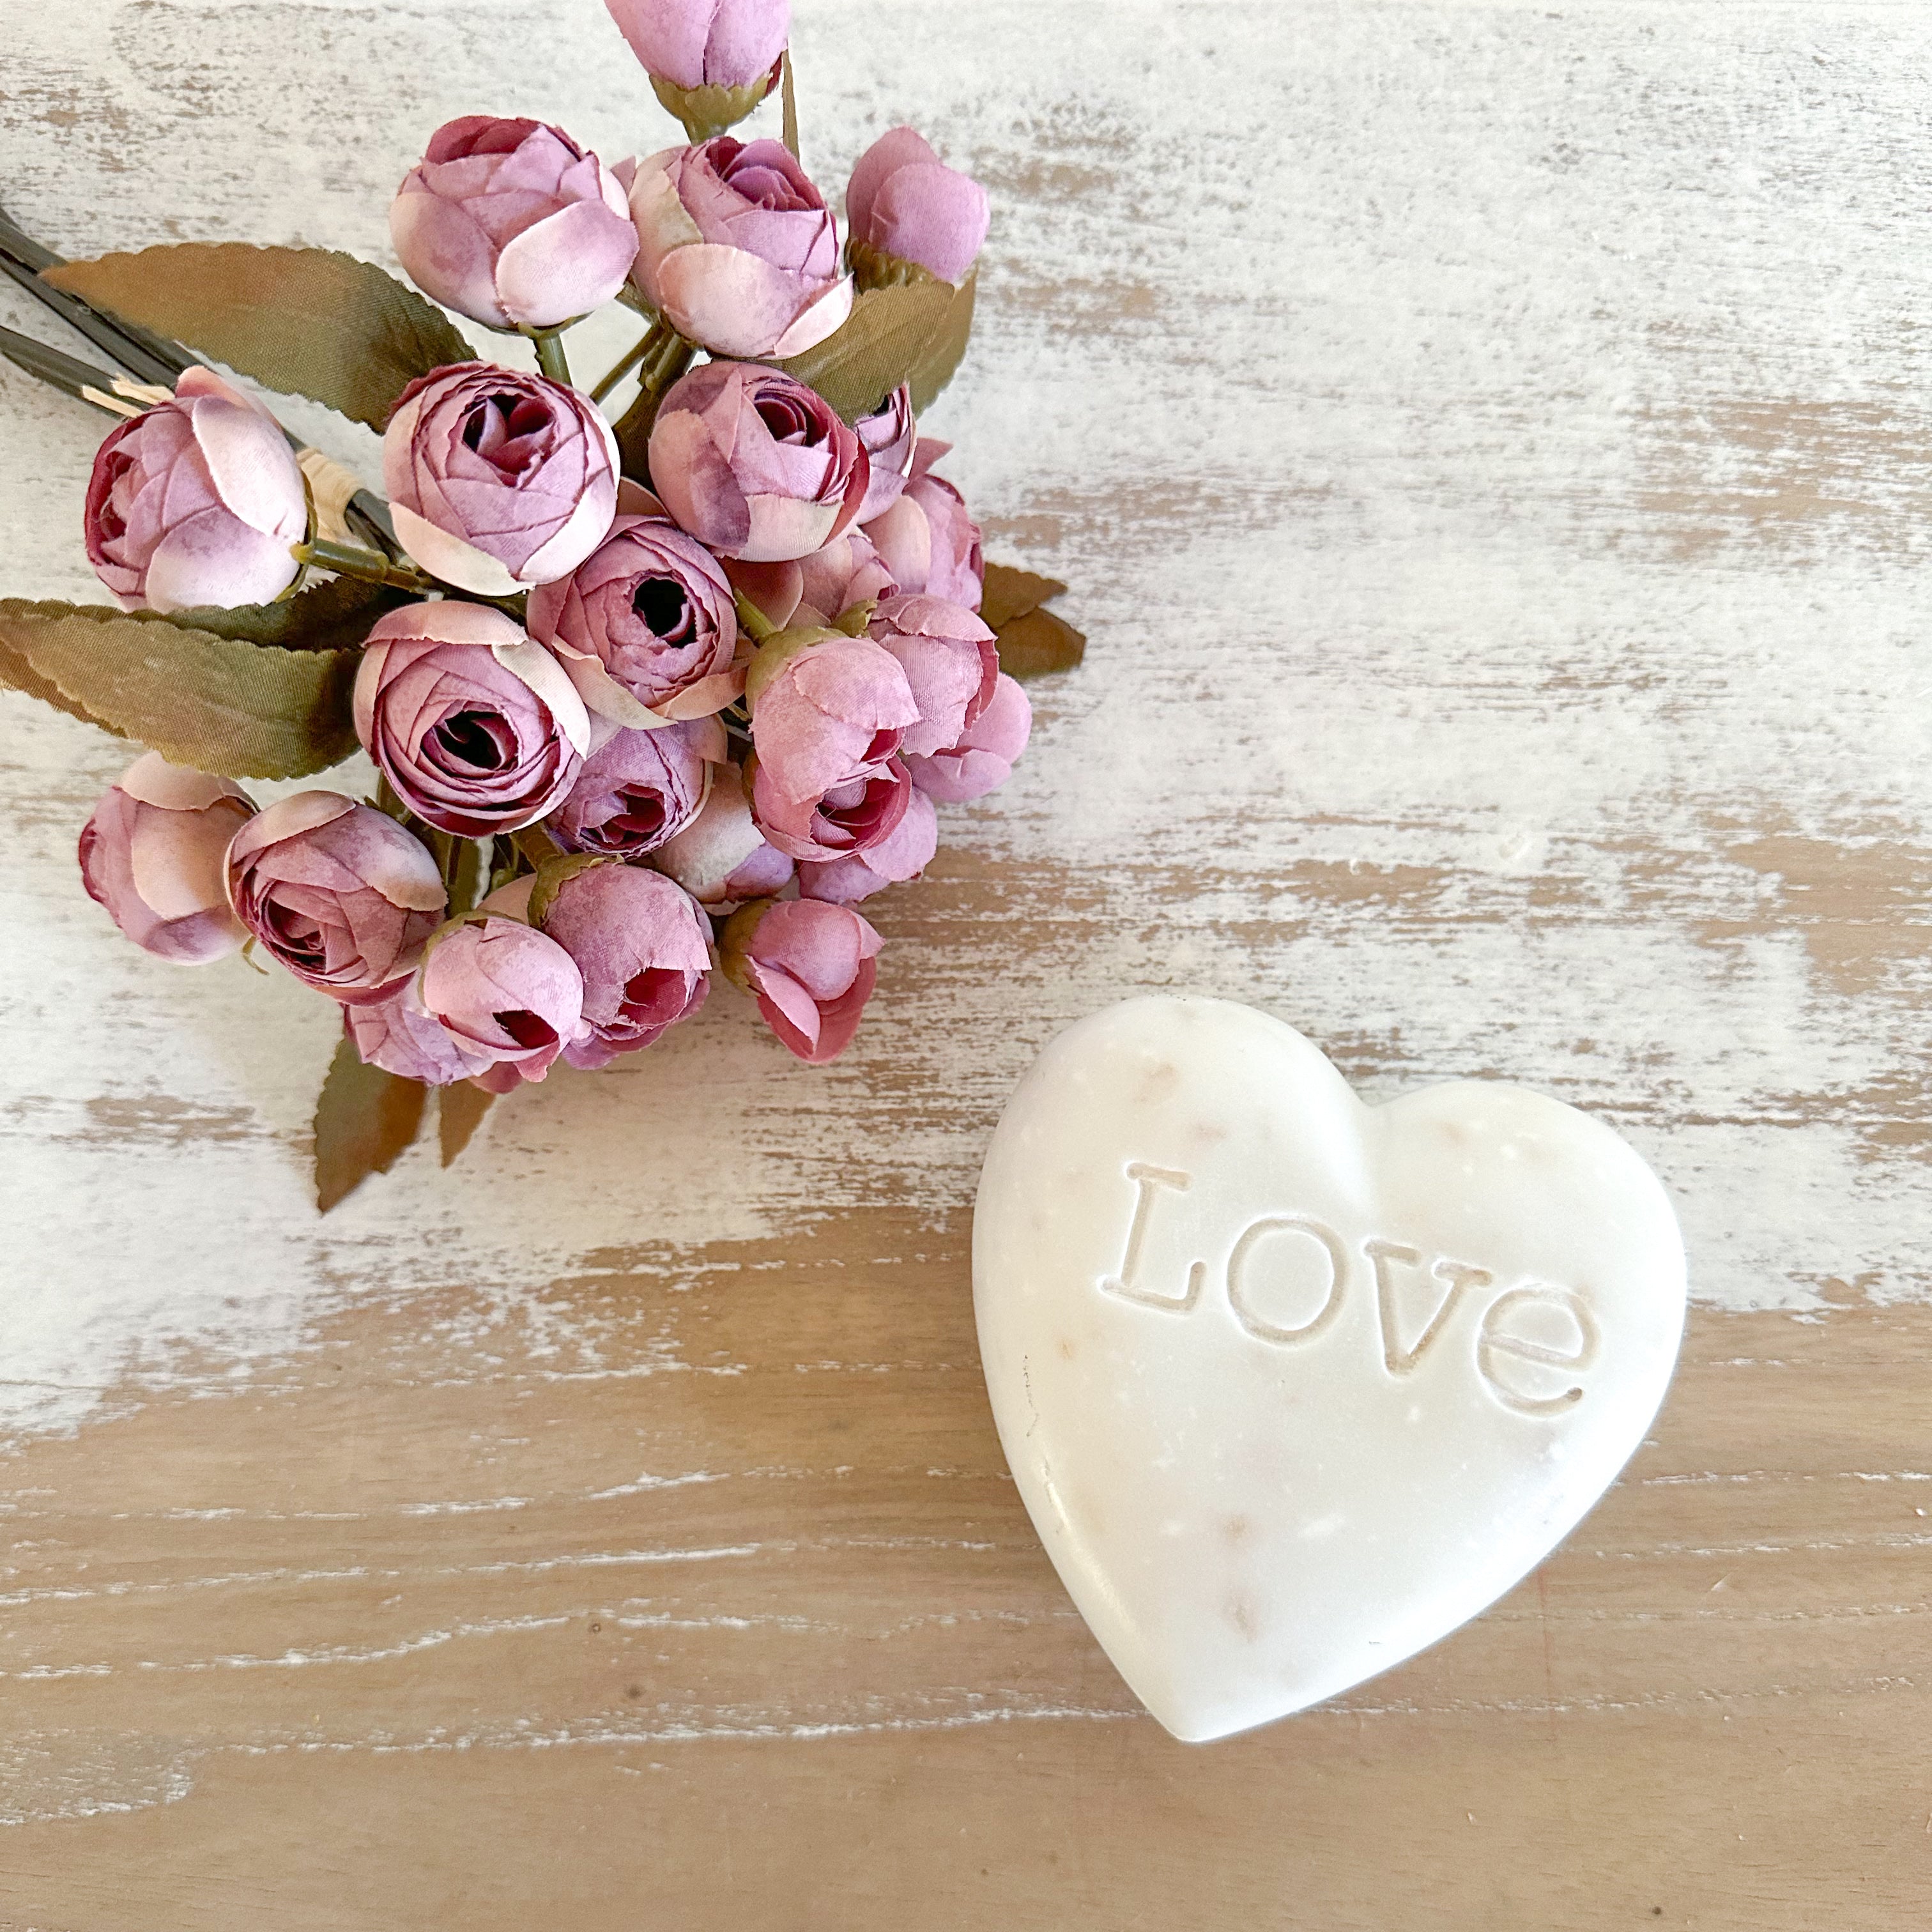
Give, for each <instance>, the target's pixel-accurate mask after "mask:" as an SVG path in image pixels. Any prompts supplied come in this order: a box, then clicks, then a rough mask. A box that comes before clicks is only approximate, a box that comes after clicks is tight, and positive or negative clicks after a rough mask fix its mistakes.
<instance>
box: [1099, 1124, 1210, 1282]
mask: <svg viewBox="0 0 1932 1932" xmlns="http://www.w3.org/2000/svg"><path fill="white" fill-rule="evenodd" d="M1127 1178H1128V1179H1129V1180H1130V1181H1132V1182H1133V1184H1134V1186H1135V1188H1136V1190H1137V1192H1136V1194H1135V1196H1134V1217H1133V1220H1131V1221H1130V1222H1129V1223H1127V1252H1126V1253H1125V1254H1124V1255H1123V1256H1121V1271H1120V1273H1119V1274H1118V1275H1104V1274H1103V1276H1101V1277H1100V1289H1101V1292H1103V1294H1106V1295H1119V1296H1120V1297H1121V1299H1122V1300H1123V1301H1138V1302H1139V1304H1141V1305H1142V1307H1144V1308H1165V1309H1167V1310H1170V1311H1171V1312H1172V1313H1175V1314H1176V1315H1185V1314H1186V1313H1187V1311H1188V1310H1190V1308H1192V1307H1193V1306H1194V1304H1195V1303H1196V1302H1197V1301H1199V1300H1200V1298H1201V1290H1202V1287H1203V1286H1205V1283H1206V1282H1207V1280H1208V1264H1207V1263H1206V1262H1194V1263H1193V1264H1192V1265H1190V1268H1188V1271H1187V1293H1186V1294H1185V1295H1181V1296H1179V1297H1176V1296H1174V1295H1155V1294H1153V1293H1151V1292H1150V1291H1149V1290H1148V1289H1144V1288H1136V1287H1135V1286H1133V1283H1134V1280H1135V1279H1136V1277H1137V1276H1138V1275H1139V1273H1140V1263H1141V1251H1142V1249H1143V1248H1145V1247H1146V1245H1147V1227H1148V1216H1149V1215H1150V1214H1152V1213H1153V1211H1154V1190H1156V1189H1157V1188H1160V1187H1171V1188H1172V1189H1173V1190H1174V1191H1175V1193H1177V1194H1184V1193H1187V1190H1188V1189H1189V1188H1190V1187H1192V1186H1193V1182H1194V1177H1193V1175H1190V1174H1181V1173H1179V1172H1177V1171H1176V1170H1175V1169H1173V1168H1171V1167H1154V1166H1150V1165H1149V1164H1148V1163H1147V1162H1146V1161H1144V1160H1130V1161H1129V1162H1128V1163H1127Z"/></svg>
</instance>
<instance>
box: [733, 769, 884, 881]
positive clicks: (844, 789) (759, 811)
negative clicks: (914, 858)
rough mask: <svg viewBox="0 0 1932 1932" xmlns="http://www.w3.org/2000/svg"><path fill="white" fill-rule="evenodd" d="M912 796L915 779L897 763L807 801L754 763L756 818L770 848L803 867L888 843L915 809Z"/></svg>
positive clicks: (858, 774) (867, 771) (855, 777)
mask: <svg viewBox="0 0 1932 1932" xmlns="http://www.w3.org/2000/svg"><path fill="white" fill-rule="evenodd" d="M912 792H913V784H912V780H911V778H910V776H909V775H907V771H906V768H905V766H904V764H903V763H901V761H900V760H898V758H895V757H894V758H888V759H887V760H886V762H885V763H883V764H882V765H873V766H868V767H867V768H866V769H865V770H864V771H862V772H856V773H855V774H854V775H853V776H852V777H850V778H845V779H843V780H841V781H840V782H839V783H838V784H835V785H828V786H827V787H826V789H825V790H823V792H820V793H817V795H815V796H812V797H809V798H793V797H791V796H788V795H787V793H784V792H781V791H780V790H778V789H777V788H776V787H775V786H774V785H773V784H772V782H771V781H770V780H769V779H768V778H766V775H765V768H764V766H763V765H762V764H757V763H754V765H753V766H752V770H751V816H752V817H754V819H756V820H757V823H758V829H760V831H761V832H763V833H764V835H765V837H766V839H767V840H769V842H770V843H771V844H773V845H775V846H776V847H778V850H780V851H781V852H784V853H789V854H790V856H792V857H793V858H794V859H798V860H799V862H801V863H802V862H805V861H807V860H823V859H842V858H844V856H846V855H847V853H852V852H865V851H869V850H871V848H872V847H874V846H875V845H877V844H880V843H881V842H882V841H883V840H885V839H886V838H890V837H891V835H892V832H893V831H894V829H895V828H896V827H897V826H898V822H899V820H901V819H902V818H903V817H904V816H905V814H906V812H907V809H908V808H909V807H910V805H911V802H912Z"/></svg>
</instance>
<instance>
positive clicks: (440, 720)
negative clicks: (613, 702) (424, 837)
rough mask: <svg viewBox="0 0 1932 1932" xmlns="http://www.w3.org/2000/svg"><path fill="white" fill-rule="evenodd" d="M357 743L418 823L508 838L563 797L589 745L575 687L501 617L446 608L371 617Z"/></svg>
mask: <svg viewBox="0 0 1932 1932" xmlns="http://www.w3.org/2000/svg"><path fill="white" fill-rule="evenodd" d="M355 712H356V736H357V737H359V739H361V740H362V748H363V749H364V750H365V751H367V752H368V754H369V755H370V756H371V757H372V758H374V760H376V762H377V763H378V764H379V765H380V766H382V768H383V772H384V774H385V775H386V776H387V778H389V782H390V784H392V785H394V786H395V788H396V793H397V796H398V797H400V798H401V799H402V801H403V802H404V804H405V805H407V806H408V807H409V808H410V810H411V811H413V812H414V813H415V814H416V816H417V817H419V818H421V819H422V820H425V822H426V823H429V824H431V825H434V826H436V827H437V829H439V830H440V831H443V832H455V833H457V834H458V835H459V836H460V837H463V838H487V837H488V836H490V834H491V833H493V832H514V831H516V830H517V829H519V828H520V826H526V825H528V824H529V823H532V821H533V820H536V819H539V818H541V817H542V816H543V815H544V813H545V812H547V811H549V809H550V807H551V806H552V805H554V804H555V803H556V801H557V800H558V799H559V798H561V797H562V796H563V794H564V793H565V792H567V791H568V790H569V789H570V787H571V783H572V781H574V779H575V778H576V776H577V768H578V766H579V765H580V763H581V761H582V758H583V754H584V753H585V752H586V751H588V750H589V747H590V719H589V715H588V713H587V712H586V711H585V710H584V708H583V700H582V699H581V698H580V697H578V696H577V688H576V686H575V685H573V684H572V683H571V681H570V679H568V677H566V676H565V675H564V672H563V667H562V665H560V664H559V663H558V662H557V661H556V658H553V657H552V656H551V655H550V652H547V650H545V649H544V647H543V646H542V645H541V644H539V643H535V642H534V641H533V640H532V639H531V638H530V637H528V636H526V634H524V632H523V630H522V628H520V626H519V625H516V624H514V623H513V622H511V620H510V619H508V617H506V616H504V615H503V614H502V612H501V611H499V610H490V609H489V608H487V607H486V606H484V605H483V604H461V603H458V602H455V601H448V600H446V601H443V602H440V603H435V604H406V605H405V606H404V607H403V608H402V609H401V610H392V611H391V612H390V613H389V614H388V616H385V617H383V618H380V619H378V620H377V623H376V625H375V626H374V628H373V629H371V631H370V633H369V645H368V649H367V650H366V651H365V652H364V654H363V658H362V665H361V667H360V668H359V670H357V672H356V694H355Z"/></svg>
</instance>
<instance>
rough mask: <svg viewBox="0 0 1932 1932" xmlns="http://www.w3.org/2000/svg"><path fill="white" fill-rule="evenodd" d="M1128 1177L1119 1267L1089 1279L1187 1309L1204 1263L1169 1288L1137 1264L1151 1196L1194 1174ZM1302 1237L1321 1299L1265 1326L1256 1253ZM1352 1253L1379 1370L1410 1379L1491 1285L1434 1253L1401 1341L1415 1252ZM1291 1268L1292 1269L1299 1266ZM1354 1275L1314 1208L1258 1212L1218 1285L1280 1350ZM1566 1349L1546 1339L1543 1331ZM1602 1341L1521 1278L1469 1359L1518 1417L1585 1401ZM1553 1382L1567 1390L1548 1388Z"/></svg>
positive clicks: (1388, 1244) (1321, 1322)
mask: <svg viewBox="0 0 1932 1932" xmlns="http://www.w3.org/2000/svg"><path fill="white" fill-rule="evenodd" d="M1126 1173H1127V1179H1128V1180H1129V1181H1131V1182H1133V1184H1134V1188H1135V1196H1134V1206H1133V1217H1132V1218H1131V1219H1130V1221H1129V1222H1128V1223H1127V1245H1126V1249H1125V1251H1124V1253H1123V1254H1122V1256H1121V1266H1120V1271H1119V1273H1118V1274H1112V1275H1103V1276H1101V1277H1100V1278H1099V1280H1098V1283H1097V1286H1099V1287H1100V1289H1101V1291H1102V1292H1103V1293H1105V1294H1107V1295H1114V1296H1117V1297H1118V1298H1120V1299H1121V1300H1122V1301H1132V1302H1135V1303H1137V1304H1139V1305H1140V1306H1141V1307H1143V1308H1158V1309H1160V1310H1163V1311H1165V1312H1166V1313H1169V1314H1173V1315H1184V1314H1186V1313H1187V1312H1188V1311H1189V1310H1190V1309H1192V1308H1193V1307H1194V1306H1195V1304H1196V1303H1197V1302H1198V1301H1199V1300H1200V1299H1201V1295H1202V1290H1203V1289H1205V1287H1206V1286H1207V1284H1208V1264H1207V1263H1206V1262H1202V1261H1196V1262H1190V1264H1189V1266H1188V1270H1187V1286H1185V1288H1184V1289H1183V1290H1182V1292H1181V1293H1180V1294H1178V1295H1175V1294H1169V1293H1163V1292H1160V1289H1158V1288H1157V1287H1156V1286H1151V1285H1149V1284H1148V1283H1147V1282H1146V1281H1145V1280H1144V1279H1143V1277H1144V1274H1145V1272H1146V1271H1145V1269H1144V1268H1143V1266H1142V1262H1143V1257H1144V1255H1145V1250H1146V1247H1147V1241H1148V1224H1149V1223H1150V1222H1151V1220H1153V1217H1154V1203H1155V1202H1156V1200H1157V1199H1158V1198H1159V1197H1160V1195H1161V1194H1162V1193H1164V1192H1172V1193H1186V1192H1187V1190H1188V1188H1190V1187H1192V1186H1193V1175H1189V1174H1183V1173H1181V1172H1178V1170H1177V1169H1173V1168H1169V1167H1155V1166H1151V1164H1150V1163H1148V1162H1145V1161H1139V1160H1134V1161H1130V1162H1128V1163H1127V1169H1126ZM1283 1241H1295V1242H1297V1243H1298V1244H1302V1246H1303V1247H1304V1258H1312V1259H1314V1260H1316V1262H1317V1264H1318V1265H1319V1268H1320V1269H1321V1271H1322V1277H1321V1278H1319V1280H1317V1281H1316V1283H1315V1284H1314V1292H1316V1294H1317V1295H1319V1298H1320V1301H1319V1306H1318V1307H1316V1310H1315V1312H1314V1313H1313V1314H1312V1315H1310V1316H1308V1317H1307V1319H1305V1320H1303V1321H1301V1322H1295V1323H1292V1324H1284V1323H1283V1322H1278V1321H1271V1320H1269V1319H1267V1317H1266V1316H1265V1315H1264V1314H1263V1313H1262V1312H1261V1295H1262V1289H1263V1287H1264V1285H1265V1279H1266V1276H1265V1259H1264V1258H1265V1257H1268V1256H1269V1251H1270V1250H1271V1248H1273V1249H1274V1250H1275V1256H1274V1259H1276V1262H1277V1268H1279V1265H1280V1248H1279V1244H1280V1243H1281V1242H1283ZM1361 1253H1362V1255H1363V1256H1364V1257H1365V1258H1366V1259H1367V1261H1368V1262H1369V1264H1370V1268H1371V1269H1372V1271H1373V1274H1374V1278H1375V1284H1376V1313H1377V1316H1378V1319H1379V1322H1380V1325H1381V1331H1382V1366H1383V1367H1384V1368H1385V1369H1386V1370H1388V1373H1389V1374H1391V1376H1397V1377H1402V1376H1409V1375H1412V1374H1413V1373H1415V1370H1417V1369H1418V1367H1421V1364H1422V1363H1423V1361H1424V1360H1425V1359H1426V1358H1427V1357H1428V1355H1429V1354H1430V1352H1431V1350H1433V1349H1435V1348H1436V1346H1437V1344H1438V1343H1439V1342H1440V1341H1441V1340H1442V1335H1443V1332H1444V1331H1445V1330H1446V1329H1447V1328H1448V1327H1449V1325H1450V1323H1451V1321H1452V1320H1453V1319H1454V1316H1455V1315H1456V1313H1457V1311H1458V1310H1459V1309H1460V1308H1461V1307H1463V1305H1464V1304H1465V1303H1466V1301H1467V1300H1468V1298H1469V1297H1470V1296H1471V1295H1476V1294H1479V1293H1480V1292H1481V1291H1482V1290H1483V1289H1486V1288H1489V1287H1491V1286H1494V1284H1495V1282H1496V1277H1495V1275H1494V1274H1493V1273H1492V1272H1491V1271H1490V1270H1489V1269H1487V1268H1478V1267H1475V1266H1473V1265H1471V1264H1469V1263H1468V1262H1460V1261H1452V1260H1451V1259H1450V1258H1449V1257H1448V1256H1446V1255H1443V1256H1436V1257H1435V1258H1434V1259H1432V1260H1431V1261H1430V1265H1429V1268H1428V1271H1427V1272H1428V1274H1429V1275H1430V1277H1432V1278H1433V1280H1436V1282H1438V1283H1441V1284H1442V1288H1443V1289H1444V1291H1445V1292H1444V1293H1443V1295H1442V1299H1441V1301H1439V1303H1438V1304H1437V1305H1436V1310H1435V1313H1433V1314H1432V1315H1431V1316H1430V1318H1429V1320H1428V1322H1427V1325H1425V1326H1424V1328H1423V1330H1422V1331H1421V1334H1419V1335H1418V1336H1417V1337H1416V1338H1415V1340H1414V1341H1413V1342H1412V1343H1406V1344H1405V1343H1403V1341H1402V1340H1401V1339H1400V1336H1399V1334H1398V1333H1397V1301H1398V1299H1399V1298H1400V1295H1401V1292H1402V1290H1403V1287H1404V1286H1405V1285H1406V1281H1407V1280H1408V1279H1409V1277H1408V1276H1406V1275H1404V1274H1398V1272H1397V1271H1398V1270H1402V1271H1414V1270H1419V1269H1420V1268H1421V1266H1422V1263H1423V1260H1424V1256H1423V1254H1422V1252H1421V1250H1420V1249H1418V1248H1415V1247H1410V1246H1409V1244H1407V1243H1406V1242H1403V1241H1385V1240H1384V1239H1382V1238H1381V1237H1379V1236H1377V1235H1371V1236H1370V1238H1368V1239H1367V1241H1364V1242H1363V1243H1362V1244H1361ZM1298 1272H1299V1271H1298ZM1355 1274H1356V1265H1355V1259H1354V1257H1353V1256H1352V1254H1351V1253H1350V1252H1349V1248H1348V1247H1347V1245H1346V1243H1345V1242H1344V1241H1343V1239H1342V1237H1341V1236H1340V1235H1338V1234H1337V1232H1335V1230H1334V1229H1333V1228H1331V1227H1330V1226H1328V1224H1327V1223H1325V1222H1322V1221H1320V1220H1316V1217H1314V1216H1313V1215H1312V1214H1264V1215H1262V1216H1261V1217H1259V1219H1258V1220H1253V1221H1251V1222H1250V1223H1249V1224H1248V1225H1247V1227H1245V1228H1244V1229H1242V1231H1241V1234H1240V1235H1239V1236H1238V1238H1236V1240H1235V1245H1234V1247H1232V1249H1231V1250H1229V1255H1228V1262H1227V1267H1226V1271H1225V1272H1224V1274H1223V1287H1224V1289H1225V1291H1226V1295H1227V1298H1228V1306H1229V1308H1230V1309H1231V1310H1232V1311H1233V1313H1234V1316H1235V1319H1236V1320H1237V1321H1238V1322H1240V1323H1241V1326H1242V1327H1243V1328H1244V1329H1246V1330H1247V1332H1248V1333H1249V1334H1250V1335H1252V1336H1253V1337H1255V1338H1256V1340H1257V1341H1261V1342H1266V1343H1271V1344H1273V1345H1274V1346H1277V1347H1280V1348H1298V1347H1302V1346H1306V1345H1307V1343H1311V1342H1314V1341H1316V1340H1319V1339H1320V1337H1322V1336H1323V1335H1324V1334H1326V1333H1327V1332H1328V1330H1329V1328H1331V1327H1332V1326H1333V1325H1334V1322H1335V1320H1336V1318H1337V1316H1340V1313H1342V1310H1343V1307H1344V1305H1345V1304H1346V1301H1347V1299H1348V1295H1349V1286H1350V1284H1351V1283H1352V1280H1354V1279H1355ZM1553 1331H1554V1332H1556V1334H1558V1335H1559V1336H1560V1337H1561V1340H1562V1343H1563V1344H1564V1345H1565V1346H1559V1345H1558V1343H1557V1342H1556V1341H1553V1340H1551V1339H1550V1336H1551V1334H1552V1332H1553ZM1599 1340H1600V1338H1599V1336H1598V1328H1597V1324H1596V1321H1595V1318H1594V1317H1593V1316H1592V1314H1591V1313H1590V1310H1589V1307H1588V1305H1587V1304H1586V1303H1585V1301H1584V1300H1583V1297H1582V1296H1581V1295H1577V1294H1575V1293H1574V1292H1572V1291H1571V1290H1570V1289H1566V1288H1557V1287H1553V1286H1550V1285H1549V1284H1547V1283H1542V1282H1532V1283H1524V1284H1523V1285H1521V1286H1517V1287H1515V1288H1511V1289H1505V1291H1504V1292H1502V1294H1501V1295H1498V1296H1497V1297H1496V1299H1495V1300H1494V1301H1492V1302H1491V1303H1490V1304H1489V1306H1488V1307H1487V1308H1486V1309H1484V1311H1483V1314H1482V1317H1481V1322H1480V1323H1479V1325H1478V1328H1477V1331H1476V1347H1475V1366H1476V1370H1477V1373H1478V1374H1479V1375H1480V1376H1481V1378H1482V1380H1483V1382H1484V1385H1486V1386H1487V1388H1489V1390H1490V1392H1491V1393H1492V1394H1493V1395H1494V1396H1495V1397H1496V1398H1497V1399H1498V1400H1499V1401H1500V1402H1502V1403H1503V1404H1504V1406H1505V1407H1507V1408H1509V1409H1514V1410H1515V1411H1516V1412H1517V1413H1518V1414H1519V1415H1557V1414H1559V1413H1561V1412H1562V1411H1563V1410H1565V1409H1568V1408H1570V1407H1571V1406H1572V1405H1573V1404H1574V1403H1579V1402H1580V1401H1582V1400H1583V1388H1582V1386H1581V1385H1580V1384H1578V1383H1577V1382H1571V1380H1570V1379H1569V1378H1570V1376H1571V1375H1573V1374H1574V1373H1577V1372H1580V1371H1581V1370H1587V1369H1589V1367H1592V1365H1593V1364H1595V1361H1596V1359H1597V1354H1598V1346H1599ZM1553 1380H1555V1381H1559V1382H1562V1383H1564V1384H1565V1386H1564V1387H1562V1388H1558V1389H1555V1390H1554V1391H1553V1390H1552V1388H1551V1384H1552V1382H1553Z"/></svg>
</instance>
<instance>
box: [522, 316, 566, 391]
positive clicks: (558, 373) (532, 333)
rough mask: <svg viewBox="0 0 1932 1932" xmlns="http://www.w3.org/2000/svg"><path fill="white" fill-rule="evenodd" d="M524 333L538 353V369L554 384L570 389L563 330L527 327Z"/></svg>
mask: <svg viewBox="0 0 1932 1932" xmlns="http://www.w3.org/2000/svg"><path fill="white" fill-rule="evenodd" d="M522 333H523V334H524V335H527V336H528V337H529V339H530V342H531V344H532V347H534V348H535V350H536V352H537V367H538V368H539V369H541V371H543V372H544V374H545V375H546V376H547V377H549V378H550V380H551V381H552V382H553V383H562V384H563V385H564V386H565V388H566V389H567V388H568V387H569V386H570V364H569V362H568V360H567V359H565V356H564V353H563V330H562V329H530V328H527V327H526V328H525V329H523V332H522Z"/></svg>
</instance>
